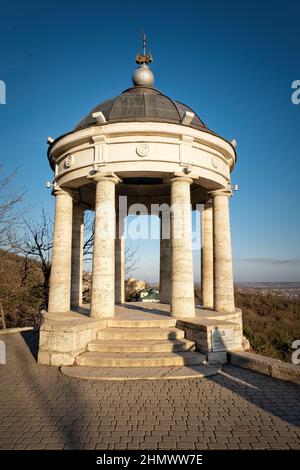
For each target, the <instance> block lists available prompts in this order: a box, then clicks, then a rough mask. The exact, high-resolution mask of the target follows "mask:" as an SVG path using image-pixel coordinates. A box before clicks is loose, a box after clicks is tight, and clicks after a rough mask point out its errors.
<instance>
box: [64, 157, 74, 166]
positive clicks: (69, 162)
mask: <svg viewBox="0 0 300 470" xmlns="http://www.w3.org/2000/svg"><path fill="white" fill-rule="evenodd" d="M72 163H73V155H68V156H67V158H66V159H65V167H66V168H70V166H72Z"/></svg>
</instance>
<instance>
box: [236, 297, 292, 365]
mask: <svg viewBox="0 0 300 470" xmlns="http://www.w3.org/2000/svg"><path fill="white" fill-rule="evenodd" d="M235 299H236V305H237V307H240V308H241V309H242V311H243V323H244V334H245V336H246V337H247V338H248V339H249V341H250V344H251V348H252V349H253V351H255V352H257V353H259V354H263V355H265V356H271V357H275V358H277V359H282V360H284V361H287V362H291V354H292V351H293V350H292V349H291V345H292V342H293V340H295V339H300V300H299V299H298V300H297V299H290V298H288V297H281V296H277V295H272V294H268V295H263V294H259V293H250V292H245V293H241V292H236V293H235Z"/></svg>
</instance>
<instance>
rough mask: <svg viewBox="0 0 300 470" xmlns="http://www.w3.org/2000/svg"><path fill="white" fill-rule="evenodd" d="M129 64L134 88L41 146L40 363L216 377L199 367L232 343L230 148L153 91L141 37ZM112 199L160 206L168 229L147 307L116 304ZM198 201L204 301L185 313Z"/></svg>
mask: <svg viewBox="0 0 300 470" xmlns="http://www.w3.org/2000/svg"><path fill="white" fill-rule="evenodd" d="M136 61H137V63H138V68H137V70H136V71H135V72H134V73H133V77H132V80H133V87H131V88H128V89H126V90H125V91H123V92H122V93H121V94H120V95H119V96H117V97H115V98H112V99H108V100H106V101H104V102H102V103H101V104H99V105H97V106H96V107H95V108H94V109H93V110H92V111H91V112H90V113H89V114H88V115H87V116H86V117H85V118H84V119H82V120H81V121H80V122H79V124H77V126H76V127H75V129H74V130H73V131H71V132H68V133H66V134H64V135H62V136H60V137H58V138H56V139H55V140H54V141H53V140H52V139H49V141H48V143H49V150H48V159H49V163H50V165H51V168H52V169H53V171H54V185H53V194H54V196H55V199H56V206H55V224H54V242H53V253H52V267H51V278H50V292H49V305H48V312H46V313H44V316H43V323H42V326H41V330H40V349H39V362H40V363H43V364H48V365H56V366H71V367H63V371H64V372H65V373H67V374H69V375H77V376H85V377H95V376H98V377H101V378H103V377H108V378H110V377H111V376H112V375H115V376H117V377H120V376H125V377H127V378H130V377H131V378H137V377H142V378H149V377H151V378H153V377H156V376H157V377H158V376H164V377H169V378H172V377H179V376H180V377H181V376H189V375H190V373H192V374H198V375H200V376H201V375H205V374H207V373H213V372H215V369H214V368H213V367H212V366H209V365H207V364H208V363H216V362H217V363H222V362H225V361H226V351H227V350H239V349H241V344H242V317H241V312H240V310H238V309H236V308H235V305H234V290H233V274H232V255H231V240H230V222H229V199H230V197H231V195H232V191H231V180H230V173H231V171H232V170H233V168H234V166H235V163H236V151H235V145H234V144H233V143H232V142H229V141H227V140H226V139H224V138H222V137H220V136H219V135H217V134H216V133H215V132H213V131H211V130H210V129H209V128H208V127H207V126H206V125H205V124H204V123H203V121H202V120H201V118H200V117H199V116H198V115H197V114H196V113H195V112H194V111H193V110H192V109H191V108H190V107H188V106H186V105H185V104H182V103H181V102H179V101H174V100H173V99H171V98H169V97H168V96H166V95H165V94H163V93H162V92H161V91H159V90H158V89H156V88H155V87H154V77H153V73H152V71H151V69H150V68H149V65H148V64H149V63H150V62H152V57H151V54H150V53H149V52H147V51H146V49H145V44H144V51H143V53H142V54H139V55H138V56H137V58H136ZM120 196H127V207H130V206H131V205H132V204H137V203H140V204H144V205H145V206H146V207H147V208H148V209H149V210H150V207H151V205H153V204H156V205H157V204H158V205H162V204H163V205H164V206H165V205H166V204H167V205H168V206H170V207H171V226H170V236H169V237H167V238H164V237H163V236H162V237H161V240H160V302H161V303H160V304H156V305H155V306H153V304H152V305H150V304H149V305H145V304H143V305H141V304H138V303H132V304H130V303H127V304H124V267H125V266H124V265H125V261H124V244H125V241H124V236H123V224H124V217H125V216H126V215H127V214H126V213H125V214H124V212H123V213H122V210H121V209H122V208H121V205H120V201H121V199H122V198H120ZM123 199H124V198H123ZM198 204H199V205H203V206H202V208H203V210H202V211H201V212H202V223H201V225H202V251H201V255H202V256H201V285H202V303H203V305H202V306H201V307H200V306H199V307H197V308H196V307H195V300H194V278H193V257H192V210H194V209H195V208H196V205H198ZM164 206H162V207H164ZM197 207H198V206H197ZM86 209H88V210H94V211H95V233H94V250H93V272H92V294H91V305H90V309H89V308H84V307H85V306H83V305H82V264H83V220H84V211H85V210H86ZM161 220H163V211H162V214H161ZM178 233H181V234H183V236H178V235H176V234H178ZM115 234H116V236H115ZM191 366H193V367H192V368H191ZM145 368H147V370H148V373H146V372H145ZM112 371H113V372H112ZM120 371H121V372H120ZM149 371H150V372H149ZM191 371H192V372H191ZM147 374H148V375H147Z"/></svg>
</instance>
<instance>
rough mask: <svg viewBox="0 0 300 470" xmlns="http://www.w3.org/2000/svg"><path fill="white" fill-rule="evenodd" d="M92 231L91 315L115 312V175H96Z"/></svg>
mask: <svg viewBox="0 0 300 470" xmlns="http://www.w3.org/2000/svg"><path fill="white" fill-rule="evenodd" d="M93 179H94V181H95V182H96V200H95V234H94V255H93V281H92V298H91V317H94V318H106V317H113V316H114V306H115V220H116V214H115V184H116V183H117V182H118V179H117V178H116V177H115V176H103V175H100V174H99V175H96V176H94V177H93Z"/></svg>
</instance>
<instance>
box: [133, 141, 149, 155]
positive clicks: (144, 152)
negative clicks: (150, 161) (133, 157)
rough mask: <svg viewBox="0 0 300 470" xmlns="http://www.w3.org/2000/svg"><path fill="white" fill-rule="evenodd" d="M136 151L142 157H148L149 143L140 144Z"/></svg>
mask: <svg viewBox="0 0 300 470" xmlns="http://www.w3.org/2000/svg"><path fill="white" fill-rule="evenodd" d="M136 153H137V154H138V155H139V156H140V157H147V155H149V147H148V145H147V144H139V145H138V146H137V148H136Z"/></svg>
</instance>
